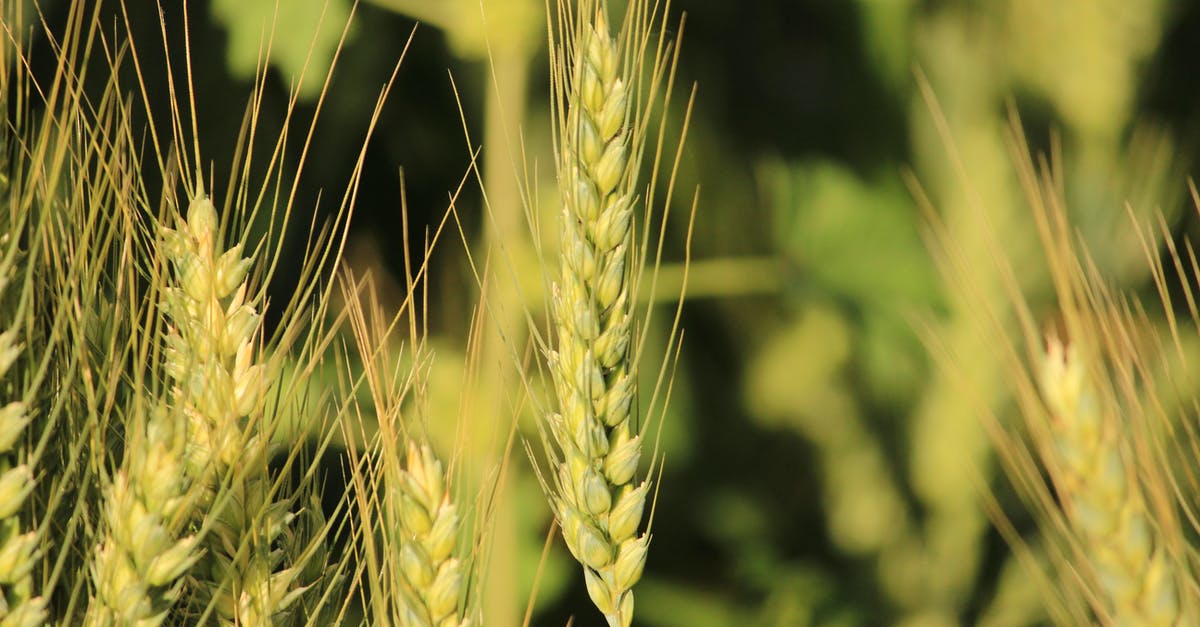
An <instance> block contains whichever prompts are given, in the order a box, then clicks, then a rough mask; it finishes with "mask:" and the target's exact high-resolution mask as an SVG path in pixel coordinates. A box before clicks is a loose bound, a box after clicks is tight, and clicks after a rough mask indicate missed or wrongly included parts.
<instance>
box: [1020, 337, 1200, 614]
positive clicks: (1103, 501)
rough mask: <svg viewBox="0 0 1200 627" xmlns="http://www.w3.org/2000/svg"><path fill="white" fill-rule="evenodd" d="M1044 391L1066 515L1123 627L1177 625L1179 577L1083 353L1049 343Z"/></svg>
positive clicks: (1042, 381)
mask: <svg viewBox="0 0 1200 627" xmlns="http://www.w3.org/2000/svg"><path fill="white" fill-rule="evenodd" d="M1039 374H1040V384H1041V388H1042V394H1043V397H1044V398H1045V401H1046V405H1047V406H1048V408H1049V410H1050V412H1051V414H1052V419H1051V429H1052V432H1053V437H1054V442H1053V443H1054V447H1055V448H1054V465H1055V466H1056V467H1057V468H1058V473H1057V476H1056V478H1057V482H1056V483H1057V485H1058V490H1059V496H1060V498H1061V499H1062V501H1063V509H1064V510H1065V511H1066V514H1067V519H1068V520H1069V521H1070V523H1071V525H1072V527H1073V528H1074V530H1075V532H1076V533H1077V534H1078V536H1079V538H1080V540H1081V541H1082V542H1083V546H1084V548H1085V551H1086V553H1087V555H1088V556H1089V557H1090V559H1091V564H1092V567H1093V569H1094V570H1095V574H1096V577H1097V579H1098V583H1099V585H1100V590H1101V591H1102V592H1103V593H1104V595H1105V596H1106V597H1107V599H1105V600H1106V601H1107V603H1108V604H1109V605H1110V608H1109V609H1110V611H1111V612H1112V619H1113V623H1114V624H1117V625H1175V624H1179V621H1180V619H1181V611H1180V605H1179V597H1178V593H1177V591H1176V587H1175V579H1174V573H1173V570H1172V568H1171V566H1170V563H1169V562H1168V560H1167V557H1166V556H1165V554H1164V553H1163V548H1162V542H1161V541H1160V540H1159V539H1158V534H1157V530H1156V528H1155V527H1154V525H1153V524H1152V523H1151V521H1150V519H1149V517H1148V514H1147V511H1146V505H1145V501H1144V500H1143V496H1142V493H1141V489H1140V488H1139V484H1138V482H1137V479H1136V477H1131V476H1130V474H1129V472H1127V465H1126V462H1125V459H1124V458H1123V456H1122V453H1121V450H1120V448H1119V447H1118V441H1119V440H1118V438H1117V434H1116V433H1114V427H1113V425H1112V424H1111V420H1109V419H1110V418H1111V416H1106V409H1105V403H1104V402H1103V400H1102V399H1101V396H1100V395H1099V394H1098V393H1097V392H1096V390H1095V388H1094V386H1093V384H1092V382H1091V381H1090V375H1089V372H1088V370H1087V365H1086V362H1085V360H1084V359H1083V358H1082V357H1081V355H1080V353H1079V350H1078V348H1077V347H1076V346H1066V347H1064V346H1063V344H1062V342H1061V341H1060V340H1059V339H1058V338H1056V337H1053V336H1052V337H1050V338H1048V340H1047V348H1046V352H1045V355H1044V360H1043V362H1042V364H1041V371H1040V373H1039Z"/></svg>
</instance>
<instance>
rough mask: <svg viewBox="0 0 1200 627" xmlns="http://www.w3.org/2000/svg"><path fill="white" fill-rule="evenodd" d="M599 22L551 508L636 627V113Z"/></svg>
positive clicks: (559, 314)
mask: <svg viewBox="0 0 1200 627" xmlns="http://www.w3.org/2000/svg"><path fill="white" fill-rule="evenodd" d="M592 17H593V21H592V25H591V26H590V27H589V26H585V27H584V29H583V32H582V35H581V37H580V38H579V40H577V42H576V43H577V45H576V47H575V50H574V59H573V64H574V65H573V72H572V75H571V92H570V97H569V110H568V113H567V119H566V127H565V130H564V133H565V135H564V137H563V138H562V141H563V150H562V155H561V156H562V162H561V163H560V166H559V184H560V186H561V189H562V197H563V205H564V207H563V215H562V251H563V252H562V255H563V262H562V275H561V278H560V280H559V281H558V282H557V283H555V284H554V286H553V308H552V316H553V324H554V327H555V330H556V331H557V336H558V342H557V346H556V350H555V351H553V352H551V354H550V356H549V362H550V370H551V372H552V373H553V378H554V384H555V390H556V392H557V395H558V399H559V412H558V413H555V414H552V415H550V416H549V418H548V423H549V426H550V431H551V433H552V434H553V437H554V440H555V442H556V446H557V449H558V452H559V453H560V455H557V456H555V457H556V466H557V467H556V469H555V477H554V484H555V490H554V494H553V496H552V498H551V500H552V506H553V509H554V512H555V516H556V518H557V520H558V523H559V525H560V526H561V527H562V530H563V538H564V540H565V541H566V543H567V547H568V548H569V549H570V551H571V554H572V555H574V556H575V558H576V559H577V560H578V561H579V562H580V563H581V564H582V565H583V567H584V568H583V571H584V577H585V579H586V583H587V590H588V594H589V596H590V597H591V599H592V602H593V603H595V604H596V607H597V608H599V609H600V611H601V612H603V613H604V615H605V617H606V618H607V620H608V622H609V624H610V625H613V626H614V627H625V626H627V625H629V624H630V622H631V621H632V618H633V593H632V591H631V589H632V588H633V585H634V584H635V583H637V580H638V579H639V578H640V577H641V574H642V569H643V567H644V565H645V560H646V550H647V546H648V544H649V535H648V534H643V535H641V536H638V535H637V533H638V527H639V526H640V525H641V519H642V513H643V509H644V506H645V502H646V492H647V490H648V483H647V482H642V483H641V484H640V485H636V486H635V485H634V484H633V479H634V474H635V472H636V470H637V465H638V460H639V458H640V456H641V438H640V436H639V435H638V434H637V433H636V432H635V431H634V428H633V425H632V423H631V421H630V416H631V414H630V410H631V405H632V402H633V395H634V376H635V373H634V364H633V362H632V359H631V358H630V346H631V343H632V342H631V339H632V330H631V326H630V325H631V323H630V321H631V313H630V301H631V298H632V296H631V294H630V287H629V284H630V281H629V279H628V276H627V274H628V270H627V264H628V260H629V258H630V254H631V250H630V247H631V246H632V241H631V221H632V217H633V203H634V200H633V195H632V194H631V193H630V188H631V178H632V173H631V169H632V168H631V167H630V161H629V145H628V142H629V141H630V136H631V133H630V130H629V123H630V119H631V116H632V114H631V110H630V100H629V98H628V95H627V93H626V89H627V88H626V83H625V81H624V80H623V79H622V77H621V76H620V75H619V73H620V72H621V70H622V60H621V56H620V54H619V53H618V49H617V44H616V42H615V41H614V40H613V38H612V36H611V35H610V34H609V31H608V24H607V20H606V17H605V7H603V6H599V7H596V8H595V11H594V13H593V15H592Z"/></svg>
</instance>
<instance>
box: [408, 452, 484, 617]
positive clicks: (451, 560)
mask: <svg viewBox="0 0 1200 627" xmlns="http://www.w3.org/2000/svg"><path fill="white" fill-rule="evenodd" d="M445 482H446V476H445V474H444V473H443V472H442V463H441V462H440V461H438V460H437V458H436V457H435V456H434V454H433V450H432V449H430V448H429V446H426V445H422V446H417V444H415V443H413V442H409V445H408V453H407V455H406V464H405V468H404V470H403V472H402V473H401V478H400V486H399V487H400V493H401V495H402V496H401V497H400V503H399V513H400V529H399V530H398V531H399V532H400V537H399V538H398V542H397V544H396V546H398V547H399V558H398V560H397V561H398V563H399V566H400V569H399V570H400V575H401V576H402V581H401V584H402V585H401V586H400V588H401V589H402V590H403V592H404V594H403V596H402V598H401V602H400V606H399V608H398V609H399V612H400V615H399V617H398V618H399V619H400V621H399V622H400V624H403V625H435V626H437V627H466V626H467V625H469V624H470V621H469V620H467V619H465V618H463V616H462V610H461V602H460V599H461V598H462V591H463V576H462V565H461V563H460V561H459V560H458V559H457V558H456V557H454V553H455V546H456V544H457V542H458V526H459V525H458V523H459V520H458V511H457V508H456V507H455V506H454V504H453V502H451V500H450V491H449V490H448V489H447V488H446V483H445Z"/></svg>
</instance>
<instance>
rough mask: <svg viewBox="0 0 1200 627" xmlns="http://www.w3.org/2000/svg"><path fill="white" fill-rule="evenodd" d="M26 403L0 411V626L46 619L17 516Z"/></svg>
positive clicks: (8, 345)
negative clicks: (20, 456) (21, 445)
mask: <svg viewBox="0 0 1200 627" xmlns="http://www.w3.org/2000/svg"><path fill="white" fill-rule="evenodd" d="M5 266H7V264H0V292H3V289H4V284H7V282H8V270H9V268H8V267H5ZM18 333H19V329H18V328H9V329H7V330H5V331H4V332H3V333H0V379H3V378H4V375H5V374H7V373H8V370H9V368H11V367H12V364H13V362H14V361H16V359H17V358H18V357H19V356H20V354H21V351H22V346H21V343H20V340H19V339H18ZM29 418H30V417H29V412H28V410H27V408H26V406H25V403H24V402H22V401H19V400H16V401H11V402H9V403H8V404H6V405H4V406H3V407H0V602H2V604H0V625H5V626H7V625H22V626H25V625H28V626H33V625H41V624H43V623H44V622H45V620H46V600H45V599H44V598H43V597H41V596H38V595H37V590H36V589H35V588H34V581H33V577H32V576H31V573H32V571H33V568H34V566H35V565H36V564H37V561H38V553H39V548H38V547H39V544H38V540H37V534H36V533H35V532H32V531H30V532H26V533H22V532H21V521H20V518H19V514H20V511H21V509H22V508H23V506H24V504H25V499H26V497H28V496H29V493H30V492H31V491H32V490H33V485H34V479H33V473H32V472H31V470H30V468H29V467H28V466H27V465H25V464H22V463H20V459H19V455H18V451H17V443H18V442H21V441H22V438H21V435H22V434H23V432H24V431H25V427H26V425H28V424H29Z"/></svg>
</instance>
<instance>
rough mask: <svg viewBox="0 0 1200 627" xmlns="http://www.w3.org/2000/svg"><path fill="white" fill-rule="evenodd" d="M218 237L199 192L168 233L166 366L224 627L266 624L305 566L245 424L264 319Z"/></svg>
mask: <svg viewBox="0 0 1200 627" xmlns="http://www.w3.org/2000/svg"><path fill="white" fill-rule="evenodd" d="M218 234H219V230H218V228H217V213H216V209H215V207H214V206H213V203H212V201H211V200H210V199H209V198H208V197H207V196H206V195H205V194H204V193H203V191H200V192H199V193H198V194H197V196H196V197H195V199H194V200H193V201H192V202H191V204H190V206H189V207H188V213H187V218H186V220H185V221H183V222H182V223H181V224H180V225H179V228H177V229H164V235H165V236H164V239H165V240H166V250H167V253H168V256H169V257H170V259H171V262H172V264H173V266H174V270H175V279H176V281H175V283H174V284H172V286H170V287H169V288H167V290H166V298H165V299H164V301H165V302H164V306H165V309H166V311H167V314H168V316H169V318H170V320H171V323H172V327H171V329H170V331H169V334H168V338H167V352H166V370H167V374H168V375H169V377H170V378H171V379H172V381H173V382H174V385H175V387H174V390H173V398H174V400H175V402H176V404H177V406H178V408H179V410H180V411H181V412H182V414H183V415H184V416H186V417H187V419H186V428H187V465H188V472H189V475H190V476H192V477H195V478H196V481H197V482H198V483H199V484H200V486H201V488H202V490H204V491H205V494H204V496H203V497H201V498H200V499H199V501H200V503H201V504H202V505H203V506H204V509H205V510H211V511H207V512H198V513H197V515H207V517H208V522H209V523H210V524H211V531H210V533H209V535H207V536H206V537H205V538H204V547H205V548H206V550H207V552H208V555H207V559H206V566H207V568H206V569H201V570H202V571H207V572H202V573H200V574H199V575H198V577H197V578H198V579H199V580H200V583H201V590H200V591H199V592H200V598H201V599H203V600H208V601H212V602H213V604H214V606H215V608H216V611H217V615H218V618H219V619H220V620H221V621H222V622H224V623H226V624H238V625H267V624H272V623H273V621H278V620H281V619H282V618H284V617H285V616H286V614H287V612H288V611H289V609H290V608H291V607H292V606H293V605H294V604H295V602H296V601H297V600H298V599H299V597H300V596H301V594H302V593H303V592H304V591H305V588H306V587H305V586H304V585H302V584H301V579H302V575H303V573H302V569H301V568H300V566H296V565H293V564H290V563H289V560H293V559H295V558H296V557H297V556H298V555H299V552H300V551H301V550H302V549H298V548H296V545H297V541H296V536H295V534H294V533H293V530H292V528H291V526H292V523H293V522H294V520H295V517H296V515H295V514H293V513H292V512H290V511H289V503H288V502H286V501H279V502H271V501H270V494H271V485H270V482H269V479H268V478H267V477H266V476H265V468H266V456H267V453H268V451H267V444H266V442H265V439H264V438H263V437H261V434H260V433H258V431H257V429H256V427H255V426H254V425H253V424H252V422H253V421H252V420H251V416H253V415H255V414H256V412H258V411H260V408H261V400H262V398H263V390H264V388H265V386H266V373H265V368H264V366H263V365H262V364H260V363H257V354H258V352H259V350H258V346H257V344H256V338H257V336H258V332H259V324H260V320H261V317H260V315H259V314H258V312H257V311H256V310H255V308H254V306H253V304H252V303H250V302H248V296H247V294H248V286H247V272H248V270H249V269H250V266H251V264H252V260H251V259H249V258H244V257H243V256H242V247H241V246H240V245H236V246H234V247H233V248H230V249H229V250H226V251H223V252H218V249H217V244H218V242H217V241H216V240H217V237H218ZM226 477H230V479H229V481H228V483H224V481H225V478H226ZM309 514H310V515H314V514H315V512H309ZM197 520H198V519H197ZM280 547H283V549H282V550H280Z"/></svg>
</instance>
